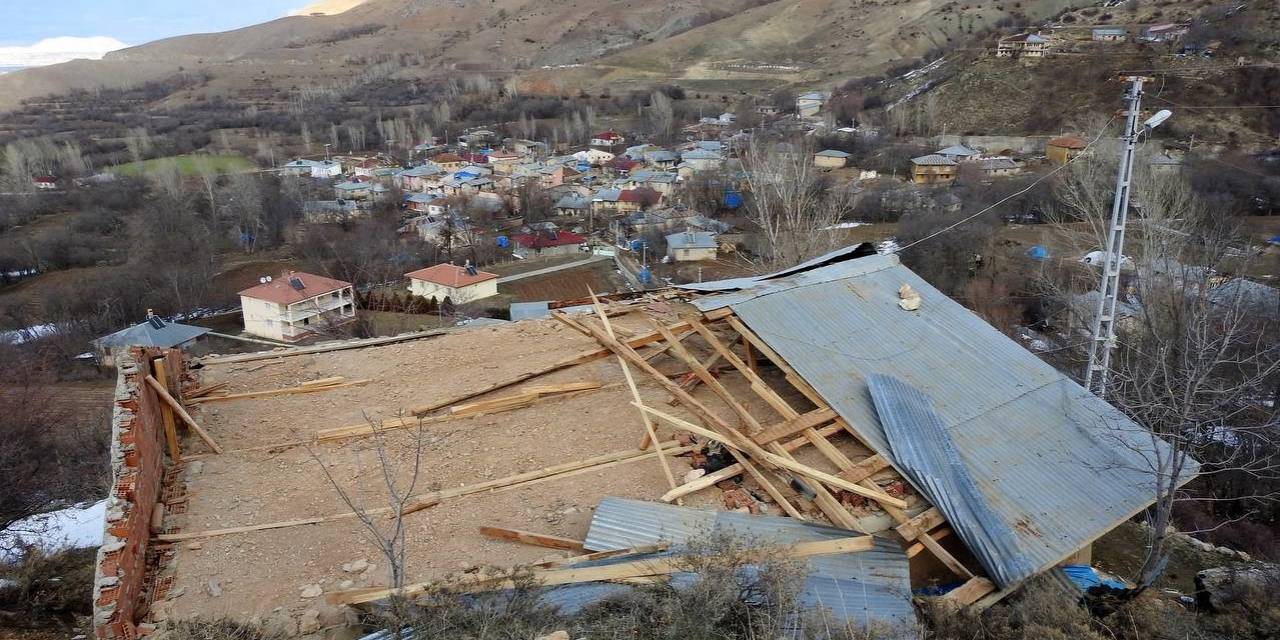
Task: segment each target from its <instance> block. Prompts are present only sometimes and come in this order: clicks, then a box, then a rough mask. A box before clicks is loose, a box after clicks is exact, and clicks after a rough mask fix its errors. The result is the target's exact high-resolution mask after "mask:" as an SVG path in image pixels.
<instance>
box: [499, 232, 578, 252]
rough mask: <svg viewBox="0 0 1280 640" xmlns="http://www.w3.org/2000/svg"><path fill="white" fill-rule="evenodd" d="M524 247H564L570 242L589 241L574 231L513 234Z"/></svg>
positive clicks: (512, 237)
mask: <svg viewBox="0 0 1280 640" xmlns="http://www.w3.org/2000/svg"><path fill="white" fill-rule="evenodd" d="M511 239H512V240H515V241H516V242H517V243H518V244H520V245H521V246H523V247H528V248H530V249H545V248H547V247H563V246H565V245H568V244H582V243H584V242H586V241H587V239H586V238H584V237H582V236H580V235H578V234H576V233H573V232H572V231H555V232H553V233H538V234H536V235H535V234H531V233H521V234H517V235H514V236H511Z"/></svg>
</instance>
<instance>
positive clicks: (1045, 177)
mask: <svg viewBox="0 0 1280 640" xmlns="http://www.w3.org/2000/svg"><path fill="white" fill-rule="evenodd" d="M1115 119H1116V118H1115V116H1111V118H1110V119H1109V120H1107V122H1106V123H1105V124H1103V125H1102V130H1101V131H1099V132H1098V135H1097V137H1095V138H1094V139H1093V140H1090V141H1089V144H1086V145H1085V146H1084V148H1083V149H1081V150H1080V153H1078V154H1076V155H1075V156H1074V157H1072V158H1070V159H1068V160H1067V162H1066V164H1063V165H1059V166H1058V167H1056V168H1054V169H1053V170H1052V171H1050V172H1048V173H1046V174H1044V175H1042V176H1040V177H1039V178H1036V180H1035V181H1034V182H1032V183H1031V184H1029V185H1027V186H1026V187H1025V188H1023V189H1020V190H1018V191H1015V192H1013V193H1011V194H1009V195H1007V196H1005V197H1003V198H1001V199H999V200H997V201H996V202H994V203H992V204H991V205H990V206H988V207H986V208H984V209H983V210H981V211H979V212H977V213H975V214H973V215H971V216H968V217H966V218H962V219H960V220H957V221H955V222H953V223H951V224H949V225H947V226H945V227H943V228H941V229H938V230H937V231H935V232H933V233H931V234H929V235H927V236H925V237H923V238H920V239H919V240H916V241H915V242H912V243H910V244H908V245H906V246H902V247H898V248H897V249H894V250H893V251H892V252H891V253H902V252H903V251H906V250H907V249H910V248H911V247H914V246H916V245H918V244H920V243H921V242H924V241H925V240H930V239H932V238H936V237H938V236H940V235H942V234H944V233H946V232H948V231H950V230H952V229H955V228H956V227H958V226H960V225H962V224H964V223H966V222H969V221H971V220H973V219H975V218H977V217H979V216H981V215H982V214H984V213H986V212H988V211H991V210H992V209H994V208H996V207H998V206H1000V205H1002V204H1004V203H1006V202H1008V201H1010V200H1012V199H1014V198H1016V197H1018V196H1020V195H1022V194H1024V193H1026V192H1028V191H1031V190H1032V189H1034V188H1035V187H1036V185H1038V184H1040V183H1041V182H1044V181H1045V180H1048V179H1049V178H1050V177H1052V176H1053V175H1054V174H1056V173H1058V172H1059V171H1062V170H1063V169H1066V168H1067V167H1068V166H1070V165H1071V163H1072V162H1075V161H1076V160H1077V159H1079V158H1080V157H1081V156H1083V155H1084V152H1086V151H1088V150H1089V148H1090V147H1092V146H1093V145H1094V144H1096V143H1097V142H1098V141H1099V140H1101V139H1102V136H1103V135H1105V134H1106V133H1107V127H1109V126H1111V123H1112V122H1114V121H1115Z"/></svg>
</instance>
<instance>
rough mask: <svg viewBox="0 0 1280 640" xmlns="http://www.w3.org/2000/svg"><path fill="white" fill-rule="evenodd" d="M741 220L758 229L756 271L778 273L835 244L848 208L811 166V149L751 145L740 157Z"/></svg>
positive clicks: (843, 197) (843, 196) (843, 195)
mask: <svg viewBox="0 0 1280 640" xmlns="http://www.w3.org/2000/svg"><path fill="white" fill-rule="evenodd" d="M743 168H744V169H745V171H746V184H747V187H748V189H749V190H750V197H749V198H748V199H747V207H746V209H747V215H748V217H749V218H750V219H751V221H752V222H754V223H755V224H756V226H758V227H759V228H760V234H761V239H762V242H761V248H760V251H759V252H758V253H759V256H760V262H761V263H762V264H761V266H763V267H766V268H784V267H789V266H791V265H794V264H796V263H798V262H800V261H802V260H805V259H807V258H811V257H813V256H816V255H819V254H821V253H824V252H826V251H830V250H832V249H834V248H835V247H836V246H837V245H838V244H840V237H839V236H838V235H837V234H836V231H835V229H834V227H835V225H836V224H837V223H838V222H840V220H841V218H843V217H844V216H845V215H846V214H847V213H849V212H851V211H852V210H853V205H852V202H851V201H850V199H849V198H848V197H847V195H846V193H845V192H844V191H843V190H838V189H830V188H828V185H827V183H826V180H825V179H824V178H823V177H822V175H821V174H820V173H819V172H818V171H817V169H815V168H814V166H813V149H811V148H808V147H806V146H805V145H801V144H792V143H782V144H770V143H767V142H764V141H761V140H758V139H755V140H752V142H751V144H750V146H749V147H748V148H747V150H746V152H745V153H744V154H743Z"/></svg>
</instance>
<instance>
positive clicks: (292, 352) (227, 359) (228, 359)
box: [199, 329, 456, 366]
mask: <svg viewBox="0 0 1280 640" xmlns="http://www.w3.org/2000/svg"><path fill="white" fill-rule="evenodd" d="M451 331H456V329H432V330H431V331H415V332H413V333H403V334H400V335H398V336H386V337H382V338H363V339H359V340H344V341H342V342H339V343H336V344H327V345H316V346H314V347H299V348H294V349H287V350H280V351H265V352H259V353H246V354H241V355H234V356H213V357H207V358H201V359H200V360H199V362H200V364H202V365H206V366H208V365H215V364H236V363H240V362H253V361H256V360H269V359H271V358H288V357H290V356H302V355H311V354H316V353H329V352H332V351H345V350H347V349H363V348H365V347H381V346H384V345H389V344H396V343H397V342H407V341H409V340H421V339H423V338H434V337H436V336H442V335H444V334H446V333H450V332H451Z"/></svg>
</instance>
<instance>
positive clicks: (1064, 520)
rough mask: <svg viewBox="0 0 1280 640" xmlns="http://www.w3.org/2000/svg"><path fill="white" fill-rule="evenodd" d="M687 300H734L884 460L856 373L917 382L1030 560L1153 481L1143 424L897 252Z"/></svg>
mask: <svg viewBox="0 0 1280 640" xmlns="http://www.w3.org/2000/svg"><path fill="white" fill-rule="evenodd" d="M711 284H713V285H714V284H715V283H711ZM903 284H908V285H910V286H911V287H912V288H913V289H915V290H916V292H918V293H919V294H920V298H921V306H920V309H919V310H918V311H904V310H902V309H901V308H900V307H899V306H898V288H899V287H900V286H902V285H903ZM695 305H696V306H697V307H698V308H699V309H702V310H709V309H715V308H719V307H723V306H726V305H731V306H732V307H733V310H734V312H735V313H736V314H737V315H738V317H739V318H740V319H741V320H742V321H743V322H744V323H745V324H746V325H747V326H749V327H750V328H751V329H752V330H753V331H755V332H756V333H757V334H759V336H760V337H761V338H762V339H763V340H764V341H765V342H767V343H768V344H769V346H770V347H772V348H773V349H774V350H775V351H777V352H778V353H779V355H780V356H781V357H782V358H784V359H785V360H786V361H787V363H788V364H789V365H791V367H793V368H794V369H795V370H796V371H797V372H798V373H799V374H800V375H801V376H802V377H803V378H804V379H805V381H806V382H808V383H809V384H810V385H811V386H812V387H813V388H814V389H816V390H817V391H818V393H819V394H821V395H822V397H823V398H824V399H825V400H826V401H827V402H828V403H830V405H831V407H832V408H834V409H835V410H836V411H837V412H838V413H839V414H840V416H841V417H843V418H844V419H845V420H846V421H847V422H848V423H849V424H850V425H851V426H852V427H853V428H854V429H856V430H857V432H858V434H859V435H860V436H861V437H862V438H863V439H864V440H865V441H866V442H867V443H869V444H870V445H871V447H872V448H874V449H875V450H876V452H877V453H880V454H882V455H885V456H886V457H887V458H889V459H890V460H892V459H893V456H892V452H891V451H890V449H889V446H888V442H887V441H886V439H885V435H884V431H883V429H882V427H881V425H880V421H879V418H878V416H877V415H876V410H875V406H874V405H873V403H872V400H871V396H870V394H869V393H868V390H867V384H866V377H867V376H869V375H871V374H874V373H882V374H887V375H892V376H894V377H896V378H898V379H900V380H902V381H904V382H905V383H907V384H910V385H911V386H913V387H915V388H917V389H919V390H920V391H921V392H922V393H924V395H925V396H927V397H928V398H929V400H930V402H931V403H932V405H933V408H934V410H935V411H936V413H937V414H938V416H939V417H940V419H941V420H942V422H943V424H944V426H945V427H946V429H947V431H948V433H949V434H950V436H951V438H952V439H953V440H954V441H955V444H956V448H957V449H958V451H959V454H960V456H961V458H962V459H963V460H964V463H965V464H966V466H967V467H968V468H969V469H970V472H971V473H972V474H973V476H974V478H975V479H976V481H977V483H978V487H979V488H980V489H981V491H982V492H983V494H984V495H985V497H986V498H987V501H988V502H989V504H990V505H991V507H992V509H993V510H994V511H995V512H996V513H997V514H998V515H999V516H1000V517H1001V518H1002V519H1003V520H1004V521H1005V522H1006V523H1009V524H1010V525H1011V526H1012V527H1013V529H1014V532H1015V534H1016V537H1017V540H1018V545H1019V549H1020V550H1021V552H1022V553H1023V554H1024V555H1025V557H1026V558H1027V559H1028V560H1029V561H1030V563H1031V565H1032V566H1033V567H1034V568H1035V571H1037V572H1038V571H1042V570H1044V569H1046V568H1048V567H1049V566H1051V565H1053V564H1055V563H1057V562H1058V561H1059V560H1061V559H1062V558H1063V557H1064V556H1067V555H1068V554H1070V553H1072V552H1074V551H1075V550H1076V549H1078V548H1080V547H1081V546H1083V545H1085V544H1086V543H1088V542H1090V541H1091V540H1093V539H1094V538H1095V537H1096V536H1098V535H1101V534H1102V533H1104V532H1106V531H1108V530H1110V529H1111V528H1112V527H1114V526H1115V525H1116V524H1118V523H1119V522H1120V521H1122V520H1123V519H1125V518H1127V517H1129V516H1131V515H1132V514H1134V513H1136V512H1137V511H1139V510H1141V509H1142V508H1144V507H1145V506H1147V505H1148V504H1149V503H1150V502H1151V501H1152V498H1153V496H1154V495H1155V494H1154V488H1153V475H1152V472H1151V469H1152V468H1153V464H1152V460H1153V455H1154V449H1153V443H1152V438H1151V436H1150V434H1149V432H1147V431H1146V430H1145V429H1143V428H1142V427H1140V426H1139V425H1137V424H1135V423H1133V422H1132V421H1130V420H1129V419H1128V418H1126V417H1125V416H1124V415H1123V414H1121V413H1120V412H1119V411H1117V410H1116V409H1115V408H1114V407H1112V406H1111V405H1109V404H1107V403H1105V402H1103V401H1102V400H1100V399H1098V398H1096V397H1095V396H1093V395H1092V394H1090V393H1089V392H1088V391H1086V390H1085V389H1084V388H1082V387H1080V385H1078V384H1076V383H1075V382H1073V381H1072V380H1070V379H1069V378H1067V377H1066V376H1065V375H1063V374H1062V373H1060V372H1058V371H1057V370H1055V369H1054V368H1053V367H1051V366H1049V365H1048V364H1046V363H1044V362H1042V361H1041V360H1040V359H1039V358H1037V357H1035V356H1034V355H1033V354H1031V353H1030V352H1028V351H1026V350H1025V349H1023V348H1022V346H1021V345H1019V344H1018V343H1016V342H1014V341H1013V340H1011V339H1009V338H1008V337H1006V336H1004V335H1003V334H1001V333H1000V332H998V331H996V330H995V329H994V328H992V327H991V326H990V325H989V324H987V323H986V322H985V321H984V320H982V319H981V318H979V317H978V316H976V315H974V314H973V313H971V312H969V311H968V310H967V309H965V308H964V307H962V306H961V305H960V304H958V303H956V302H955V301H953V300H951V299H950V298H948V297H946V296H945V295H943V294H942V293H941V292H939V291H938V290H937V289H934V288H933V287H932V286H930V285H929V283H927V282H925V281H924V280H923V279H922V278H920V277H919V276H918V275H916V274H915V273H913V272H912V271H911V270H910V269H907V268H906V267H903V266H901V265H900V264H899V262H898V259H897V257H896V256H893V255H887V256H873V257H867V258H859V259H856V260H848V261H845V262H840V263H837V264H834V265H832V266H828V267H823V268H819V269H813V270H811V271H807V272H804V273H800V274H797V275H794V276H791V277H786V278H779V279H775V280H766V281H762V282H760V283H759V284H757V285H756V286H755V287H753V288H751V289H748V290H743V291H738V292H735V293H729V294H725V295H721V296H713V297H708V298H704V299H701V300H698V301H695ZM1161 446H1162V447H1163V443H1161ZM1192 467H1193V468H1190V469H1189V471H1190V472H1191V473H1192V474H1194V473H1195V471H1196V469H1195V468H1194V465H1192ZM899 471H901V469H899ZM1188 477H1189V476H1188ZM917 488H918V487H917Z"/></svg>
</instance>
